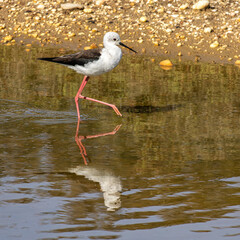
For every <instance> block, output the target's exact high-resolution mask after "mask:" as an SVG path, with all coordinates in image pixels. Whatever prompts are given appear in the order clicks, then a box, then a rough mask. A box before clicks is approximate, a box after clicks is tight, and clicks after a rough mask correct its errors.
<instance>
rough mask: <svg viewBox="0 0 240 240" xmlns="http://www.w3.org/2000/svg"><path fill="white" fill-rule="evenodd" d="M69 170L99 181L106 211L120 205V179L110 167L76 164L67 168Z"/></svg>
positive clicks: (115, 208) (113, 209)
mask: <svg viewBox="0 0 240 240" xmlns="http://www.w3.org/2000/svg"><path fill="white" fill-rule="evenodd" d="M69 172H70V173H75V174H76V175H78V176H84V177H85V178H87V179H89V180H91V181H94V182H97V183H99V184H100V187H101V191H102V192H103V198H104V205H105V206H106V207H107V210H108V211H115V210H117V209H118V208H120V207H121V194H120V192H121V191H122V184H121V180H120V177H119V176H115V175H114V173H113V172H112V171H111V170H110V169H106V168H104V169H103V168H97V167H94V166H78V167H75V168H72V169H69Z"/></svg>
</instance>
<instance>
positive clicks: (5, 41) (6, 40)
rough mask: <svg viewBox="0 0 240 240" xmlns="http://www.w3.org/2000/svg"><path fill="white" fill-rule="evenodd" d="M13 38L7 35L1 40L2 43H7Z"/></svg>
mask: <svg viewBox="0 0 240 240" xmlns="http://www.w3.org/2000/svg"><path fill="white" fill-rule="evenodd" d="M12 40H13V37H12V36H11V35H8V36H6V37H4V38H3V42H4V43H7V42H10V41H12Z"/></svg>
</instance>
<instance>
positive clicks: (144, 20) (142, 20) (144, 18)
mask: <svg viewBox="0 0 240 240" xmlns="http://www.w3.org/2000/svg"><path fill="white" fill-rule="evenodd" d="M139 20H140V22H147V21H148V19H147V17H145V16H143V17H140V19H139Z"/></svg>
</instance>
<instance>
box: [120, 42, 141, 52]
mask: <svg viewBox="0 0 240 240" xmlns="http://www.w3.org/2000/svg"><path fill="white" fill-rule="evenodd" d="M119 45H121V46H123V47H125V48H128V49H129V50H131V51H133V52H135V53H137V52H136V51H135V50H133V49H132V48H130V47H128V46H126V45H125V44H123V43H121V42H120V43H119Z"/></svg>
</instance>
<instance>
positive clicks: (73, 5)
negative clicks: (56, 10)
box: [61, 3, 84, 10]
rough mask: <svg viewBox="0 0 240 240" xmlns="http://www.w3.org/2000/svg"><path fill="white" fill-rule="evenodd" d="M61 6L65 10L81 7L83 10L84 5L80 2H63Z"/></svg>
mask: <svg viewBox="0 0 240 240" xmlns="http://www.w3.org/2000/svg"><path fill="white" fill-rule="evenodd" d="M61 8H62V9H63V10H73V9H80V10H83V9H84V6H83V5H82V4H78V3H63V4H61Z"/></svg>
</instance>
